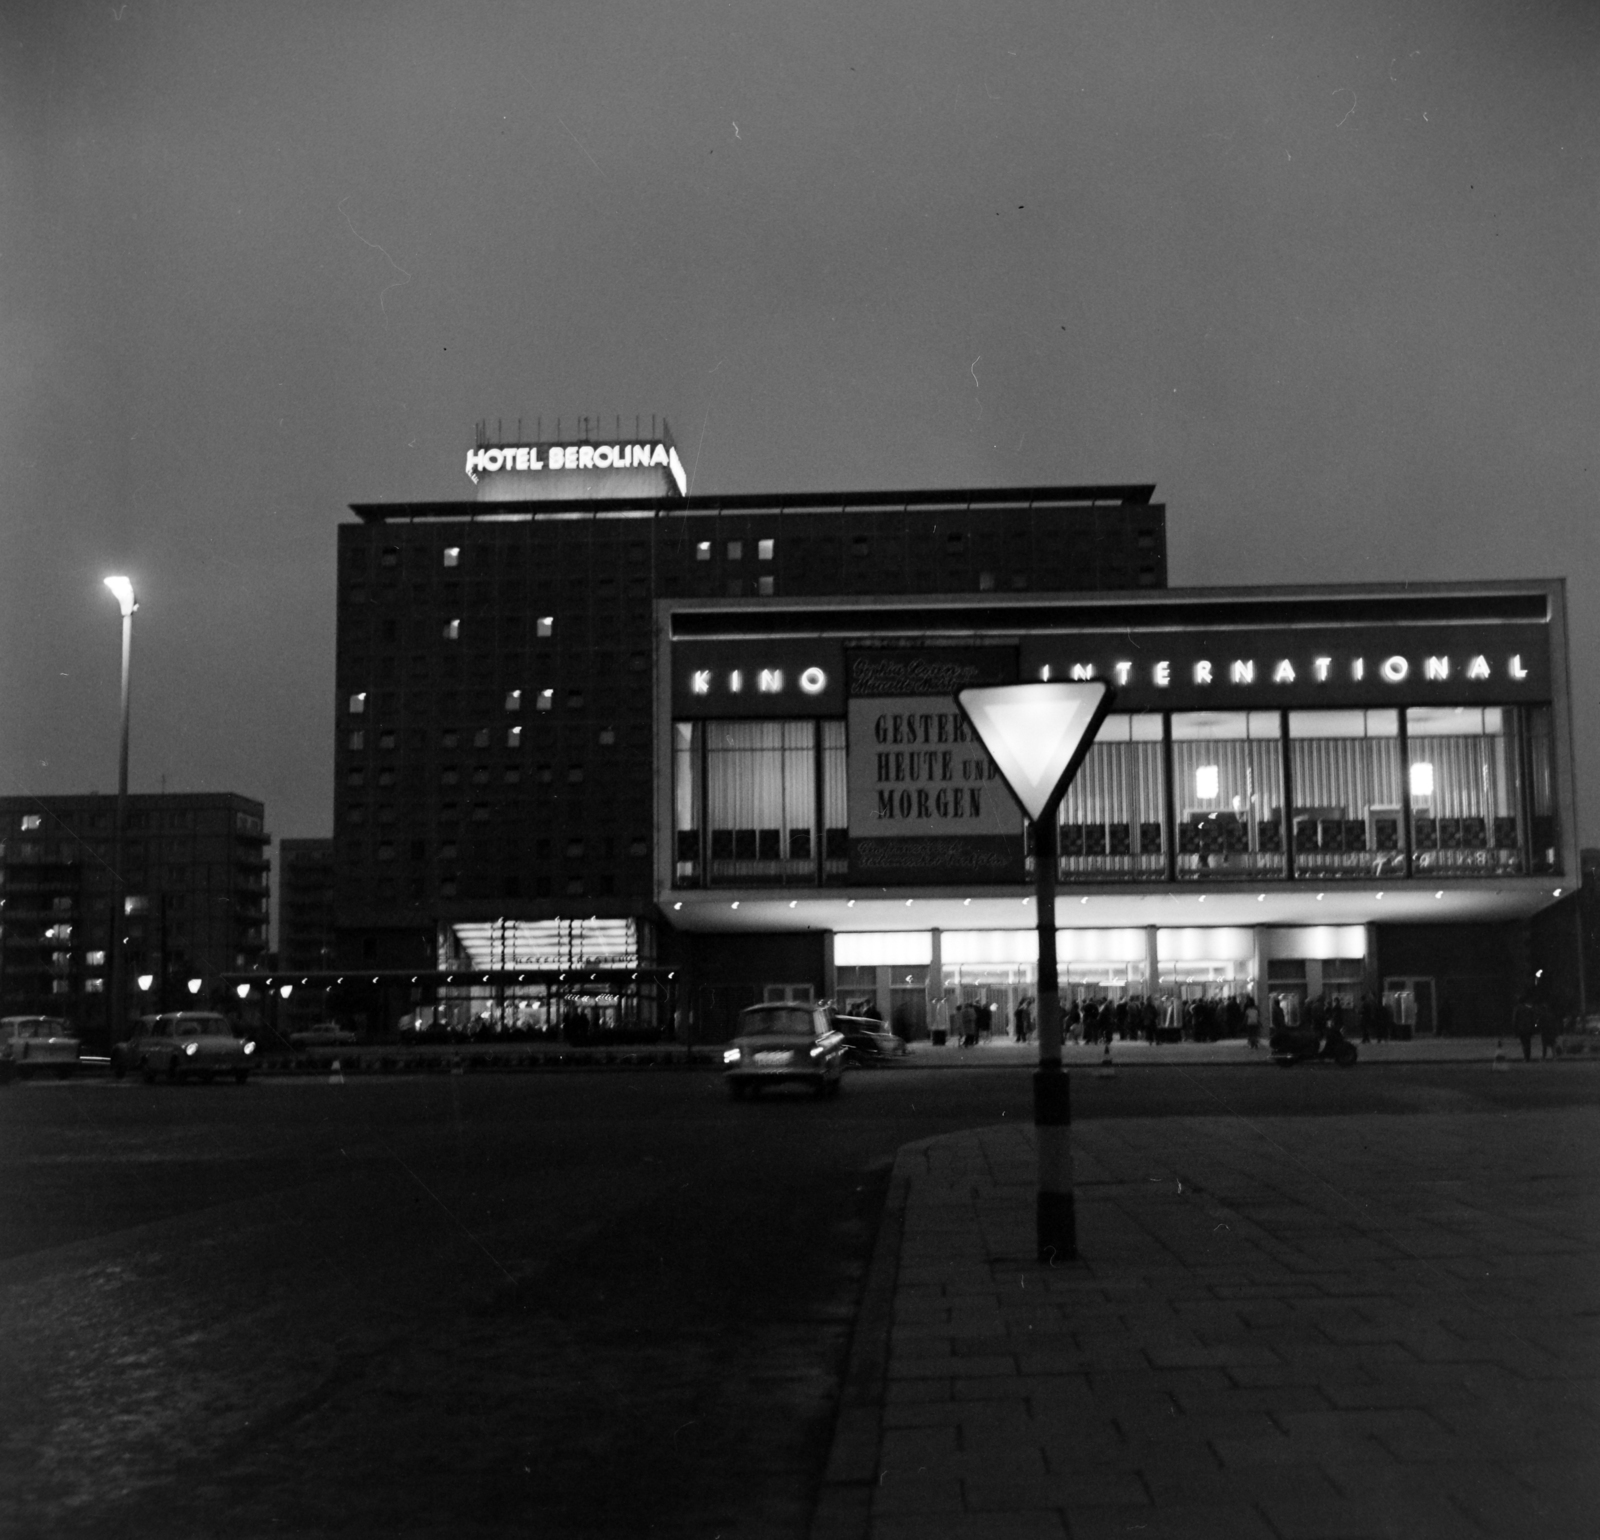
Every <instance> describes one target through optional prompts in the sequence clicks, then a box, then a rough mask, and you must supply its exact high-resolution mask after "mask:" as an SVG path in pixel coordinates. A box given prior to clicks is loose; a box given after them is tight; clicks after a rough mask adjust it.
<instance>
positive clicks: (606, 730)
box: [600, 727, 617, 748]
mask: <svg viewBox="0 0 1600 1540" xmlns="http://www.w3.org/2000/svg"><path fill="white" fill-rule="evenodd" d="M616 741H617V730H616V729H615V728H614V727H602V728H601V729H600V742H601V744H602V745H604V746H605V747H607V748H609V747H610V746H611V745H612V744H613V743H615V742H616Z"/></svg>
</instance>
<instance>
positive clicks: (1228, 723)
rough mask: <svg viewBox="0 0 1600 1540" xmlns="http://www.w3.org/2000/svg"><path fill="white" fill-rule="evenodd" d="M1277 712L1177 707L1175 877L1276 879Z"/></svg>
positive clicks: (1279, 862)
mask: <svg viewBox="0 0 1600 1540" xmlns="http://www.w3.org/2000/svg"><path fill="white" fill-rule="evenodd" d="M1278 726H1279V724H1278V713H1277V712H1276V711H1175V712H1174V713H1173V714H1172V773H1173V777H1174V780H1173V796H1174V801H1175V803H1176V808H1177V815H1178V875H1179V876H1180V877H1224V878H1226V877H1281V876H1283V874H1284V871H1285V861H1284V849H1283V752H1282V745H1281V744H1280V742H1279V738H1278Z"/></svg>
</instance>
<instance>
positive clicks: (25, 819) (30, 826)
mask: <svg viewBox="0 0 1600 1540" xmlns="http://www.w3.org/2000/svg"><path fill="white" fill-rule="evenodd" d="M43 826H44V817H43V815H42V814H40V813H24V814H23V815H22V832H23V833H24V834H27V833H29V832H31V831H32V830H34V829H38V828H42V827H43Z"/></svg>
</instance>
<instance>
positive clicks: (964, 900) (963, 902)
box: [961, 898, 972, 909]
mask: <svg viewBox="0 0 1600 1540" xmlns="http://www.w3.org/2000/svg"><path fill="white" fill-rule="evenodd" d="M971 902H972V900H971V899H970V898H964V899H962V900H961V907H962V908H963V909H965V908H966V907H967V905H968V904H970V903H971Z"/></svg>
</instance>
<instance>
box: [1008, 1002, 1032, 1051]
mask: <svg viewBox="0 0 1600 1540" xmlns="http://www.w3.org/2000/svg"><path fill="white" fill-rule="evenodd" d="M1012 1028H1013V1035H1014V1036H1015V1037H1016V1040H1017V1041H1018V1042H1019V1043H1025V1042H1027V1041H1028V997H1027V996H1026V995H1024V996H1023V997H1022V998H1021V999H1020V1000H1018V1001H1017V1009H1016V1014H1015V1015H1014V1016H1013V1018H1012Z"/></svg>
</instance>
